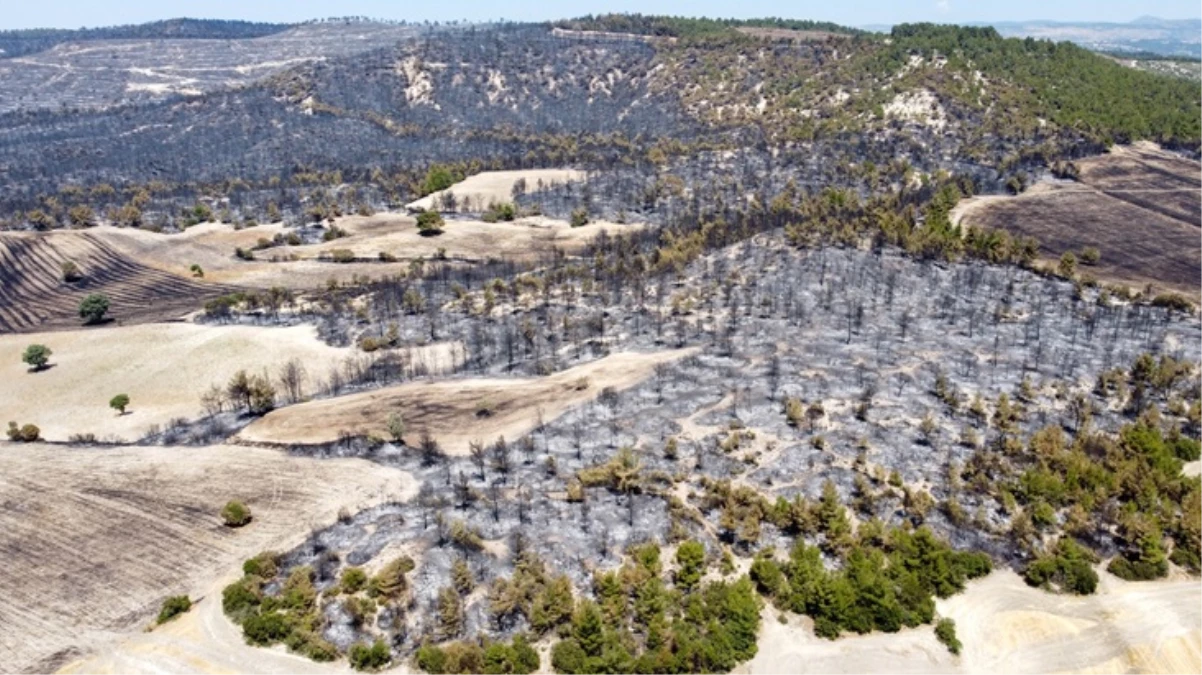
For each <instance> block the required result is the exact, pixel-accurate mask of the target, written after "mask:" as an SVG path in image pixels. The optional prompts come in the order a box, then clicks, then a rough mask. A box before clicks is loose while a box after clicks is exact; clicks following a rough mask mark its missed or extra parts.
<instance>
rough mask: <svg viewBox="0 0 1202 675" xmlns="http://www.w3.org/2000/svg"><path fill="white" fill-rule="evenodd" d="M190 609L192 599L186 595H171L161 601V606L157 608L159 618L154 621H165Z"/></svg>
mask: <svg viewBox="0 0 1202 675" xmlns="http://www.w3.org/2000/svg"><path fill="white" fill-rule="evenodd" d="M189 609H192V601H191V600H190V599H188V596H186V595H173V596H171V597H169V598H167V599H166V600H164V601H163V608H162V609H160V610H159V618H158V619H157V620H156V623H160V624H163V623H167V622H168V621H170V620H172V619H174V618H175V617H177V616H179V615H180V614H183V613H184V612H186V611H188V610H189Z"/></svg>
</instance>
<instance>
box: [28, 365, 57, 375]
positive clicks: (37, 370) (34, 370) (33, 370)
mask: <svg viewBox="0 0 1202 675" xmlns="http://www.w3.org/2000/svg"><path fill="white" fill-rule="evenodd" d="M56 366H58V364H57V363H47V364H46V365H44V366H38V367H36V368H26V369H25V372H27V373H40V372H43V371H46V370H50V369H51V368H54V367H56Z"/></svg>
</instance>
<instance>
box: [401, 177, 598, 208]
mask: <svg viewBox="0 0 1202 675" xmlns="http://www.w3.org/2000/svg"><path fill="white" fill-rule="evenodd" d="M519 178H525V179H526V189H527V190H529V191H530V192H533V191H534V190H536V189H537V188H538V182H539V181H540V180H541V181H542V182H543V184H544V185H549V184H551V183H568V182H571V181H577V180H584V178H585V173H584V172H583V171H577V170H576V169H525V170H517V171H485V172H484V173H478V174H476V175H474V176H468V177H467V178H466V179H465V180H462V181H460V182H458V183H455V184H454V185H452V186H451V187H449V188H447V189H446V190H440V191H438V192H434V193H431V194H428V195H426V196H425V197H422V198H421V199H418V200H416V201H413V202H410V203H409V204H406V208H410V209H425V210H429V209H432V208H434V205H435V204H437V203H438V202H437V201H435V200H438V199H441V198H442V195H443V193H445V192H452V193H454V194H455V198H456V199H457V200H459V201H460V202H462V201H463V200H464V199H470V200H471V202H472V204H473V205H476V207H478V208H476V210H478V211H483V210H484V209H485V208H487V206H488V204H489V202H496V203H498V204H501V203H506V202H512V201H513V184H514V183H516V182H517V181H518V179H519Z"/></svg>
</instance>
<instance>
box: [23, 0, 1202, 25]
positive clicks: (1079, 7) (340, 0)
mask: <svg viewBox="0 0 1202 675" xmlns="http://www.w3.org/2000/svg"><path fill="white" fill-rule="evenodd" d="M0 8H2V10H0V29H12V28H43V27H47V28H80V27H83V26H109V25H115V24H127V23H144V22H147V21H155V20H159V19H169V18H176V17H181V16H186V17H193V18H205V19H244V20H248V21H272V22H283V23H291V22H296V21H303V20H306V19H312V18H324V17H330V16H368V17H371V18H381V19H406V20H409V21H425V20H429V21H449V20H457V19H458V20H463V19H466V20H470V21H483V20H493V19H501V18H504V19H510V20H522V21H542V20H548V19H562V18H568V17H573V16H580V15H583V14H590V13H603V12H638V13H642V14H676V15H686V16H714V17H738V18H749V17H763V16H782V17H787V18H793V19H815V20H824V21H834V22H836V23H840V24H844V25H850V26H865V25H877V24H893V23H902V22H907V21H934V22H939V23H971V22H994V21H1020V20H1035V19H1041V20H1053V21H1112V22H1126V21H1130V20H1132V19H1134V18H1136V17H1139V16H1146V15H1152V16H1158V17H1160V18H1165V19H1196V18H1198V17H1199V16H1200V15H1202V11H1200V9H1199V3H1198V0H1051V1H1049V0H1006V1H1005V2H981V1H980V0H820V1H811V0H558V1H556V0H455V1H453V2H397V1H396V0H392V1H389V0H287V1H283V2H280V1H276V2H267V1H265V0H119V1H116V0H108V1H106V0H0Z"/></svg>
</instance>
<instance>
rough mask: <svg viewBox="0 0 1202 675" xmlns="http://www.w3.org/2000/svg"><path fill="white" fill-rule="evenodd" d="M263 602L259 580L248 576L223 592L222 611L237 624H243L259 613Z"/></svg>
mask: <svg viewBox="0 0 1202 675" xmlns="http://www.w3.org/2000/svg"><path fill="white" fill-rule="evenodd" d="M262 602H263V595H262V591H261V590H260V588H259V580H258V579H257V578H256V577H253V576H246V577H243V578H242V579H240V580H238V581H235V582H234V583H232V584H230V585H229V586H226V587H225V588H224V589H223V590H222V591H221V610H222V611H223V612H225V614H226V616H229V617H230V619H231V620H233V621H234V622H235V623H241V622H242V621H243V620H245V619H246V618H247V617H249V616H251V615H253V614H254V613H255V612H256V611H258V608H259V605H260V603H262Z"/></svg>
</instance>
